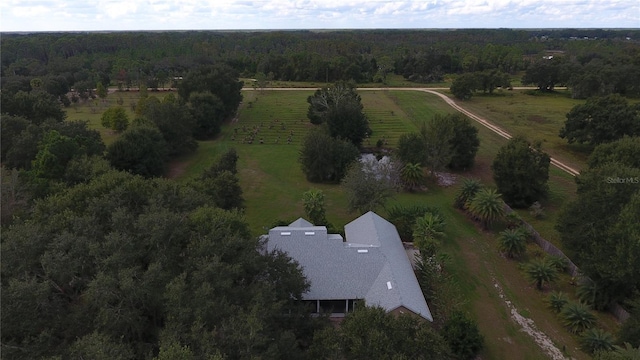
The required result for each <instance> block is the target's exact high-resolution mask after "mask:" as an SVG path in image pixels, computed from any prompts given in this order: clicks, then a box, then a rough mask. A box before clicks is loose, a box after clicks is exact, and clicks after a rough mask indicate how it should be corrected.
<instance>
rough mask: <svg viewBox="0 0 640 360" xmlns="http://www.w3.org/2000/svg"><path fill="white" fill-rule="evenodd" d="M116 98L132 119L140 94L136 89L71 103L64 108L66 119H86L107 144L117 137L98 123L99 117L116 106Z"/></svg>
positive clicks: (151, 94)
mask: <svg viewBox="0 0 640 360" xmlns="http://www.w3.org/2000/svg"><path fill="white" fill-rule="evenodd" d="M148 94H149V96H158V97H160V98H161V97H162V96H164V95H166V94H165V93H157V92H149V93H148ZM118 99H121V102H122V105H120V106H122V107H123V108H124V109H125V110H126V111H127V115H129V120H130V121H132V120H133V119H134V118H135V112H134V110H133V109H134V108H135V104H137V103H138V100H140V94H139V93H138V92H137V91H123V92H116V93H111V94H109V95H108V96H107V98H106V99H104V100H100V99H94V100H87V101H86V102H83V103H79V104H73V105H71V106H70V107H68V108H67V109H66V111H67V120H70V121H73V120H82V121H87V122H88V125H89V128H90V129H95V130H98V131H99V132H100V135H102V140H103V141H104V143H105V144H106V145H109V144H111V143H112V142H113V141H114V140H115V139H117V137H118V134H116V133H114V132H113V131H111V130H109V129H106V128H104V127H103V126H102V124H101V123H100V118H101V117H102V113H103V112H104V111H105V110H107V109H108V108H109V107H112V106H118Z"/></svg>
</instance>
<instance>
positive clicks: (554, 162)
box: [242, 87, 580, 176]
mask: <svg viewBox="0 0 640 360" xmlns="http://www.w3.org/2000/svg"><path fill="white" fill-rule="evenodd" d="M514 89H516V90H518V89H533V88H528V87H514ZM242 90H245V91H254V89H253V88H243V89H242ZM261 90H264V91H310V90H316V88H263V89H260V90H257V91H261ZM357 90H358V91H383V90H394V91H422V92H426V93H430V94H434V95H436V96H439V97H440V98H441V99H442V100H444V101H445V102H446V103H447V104H448V105H449V106H451V107H452V108H454V109H456V110H457V111H459V112H461V113H463V114H465V115H466V116H468V117H469V118H471V119H473V120H474V121H476V122H478V123H479V124H480V125H482V126H484V127H486V128H487V129H489V130H491V131H493V132H494V133H496V134H498V135H500V136H501V137H503V138H505V139H511V134H509V133H508V132H507V131H505V130H504V129H501V128H500V127H499V126H497V125H494V124H492V123H491V122H490V121H488V120H487V119H485V118H483V117H480V116H478V115H476V114H474V113H472V112H471V111H469V110H466V109H464V108H463V107H462V106H460V105H458V103H456V102H455V101H454V100H453V99H451V98H450V97H448V96H446V95H444V94H443V93H440V92H438V91H437V90H448V88H413V87H411V88H408V87H405V88H358V89H357ZM551 164H552V165H554V166H555V167H557V168H559V169H560V170H562V171H564V172H566V173H568V174H569V175H572V176H576V175H578V174H580V171H578V170H576V169H574V168H572V167H570V166H569V165H567V164H565V163H563V162H561V161H559V160H558V159H555V158H551Z"/></svg>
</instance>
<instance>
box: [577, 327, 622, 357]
mask: <svg viewBox="0 0 640 360" xmlns="http://www.w3.org/2000/svg"><path fill="white" fill-rule="evenodd" d="M613 342H614V340H613V335H611V334H610V333H608V332H606V331H604V330H602V329H598V328H591V329H588V330H585V332H584V333H582V336H581V338H580V345H581V346H582V349H583V350H585V351H588V352H589V353H591V354H593V353H595V352H596V351H611V350H613Z"/></svg>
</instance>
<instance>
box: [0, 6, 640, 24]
mask: <svg viewBox="0 0 640 360" xmlns="http://www.w3.org/2000/svg"><path fill="white" fill-rule="evenodd" d="M0 16H1V18H0V20H1V21H0V27H1V29H0V30H2V31H43V30H47V31H55V30H110V29H111V30H125V29H133V30H139V29H146V30H154V29H158V30H161V29H166V30H171V29H274V28H280V29H291V28H310V29H312V28H411V27H414V28H420V27H434V28H438V27H439V28H455V27H460V28H470V27H471V28H477V27H484V28H497V27H514V28H523V27H536V28H539V27H632V28H638V27H640V3H638V1H637V0H607V1H602V0H563V1H558V0H412V1H402V0H400V1H397V0H293V1H292V0H96V1H83V2H76V1H67V0H3V1H0ZM69 18H72V19H74V21H69ZM83 19H87V20H86V21H84V20H83Z"/></svg>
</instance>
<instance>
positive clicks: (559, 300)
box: [548, 291, 569, 313]
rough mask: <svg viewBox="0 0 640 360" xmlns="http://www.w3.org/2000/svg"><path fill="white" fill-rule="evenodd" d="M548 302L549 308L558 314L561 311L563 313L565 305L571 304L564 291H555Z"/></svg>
mask: <svg viewBox="0 0 640 360" xmlns="http://www.w3.org/2000/svg"><path fill="white" fill-rule="evenodd" d="M548 301H549V307H550V308H551V309H553V311H555V312H556V313H559V312H560V311H562V308H564V307H565V305H567V304H568V303H569V298H568V297H567V294H565V293H563V292H562V291H554V292H552V293H551V294H549V299H548Z"/></svg>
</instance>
